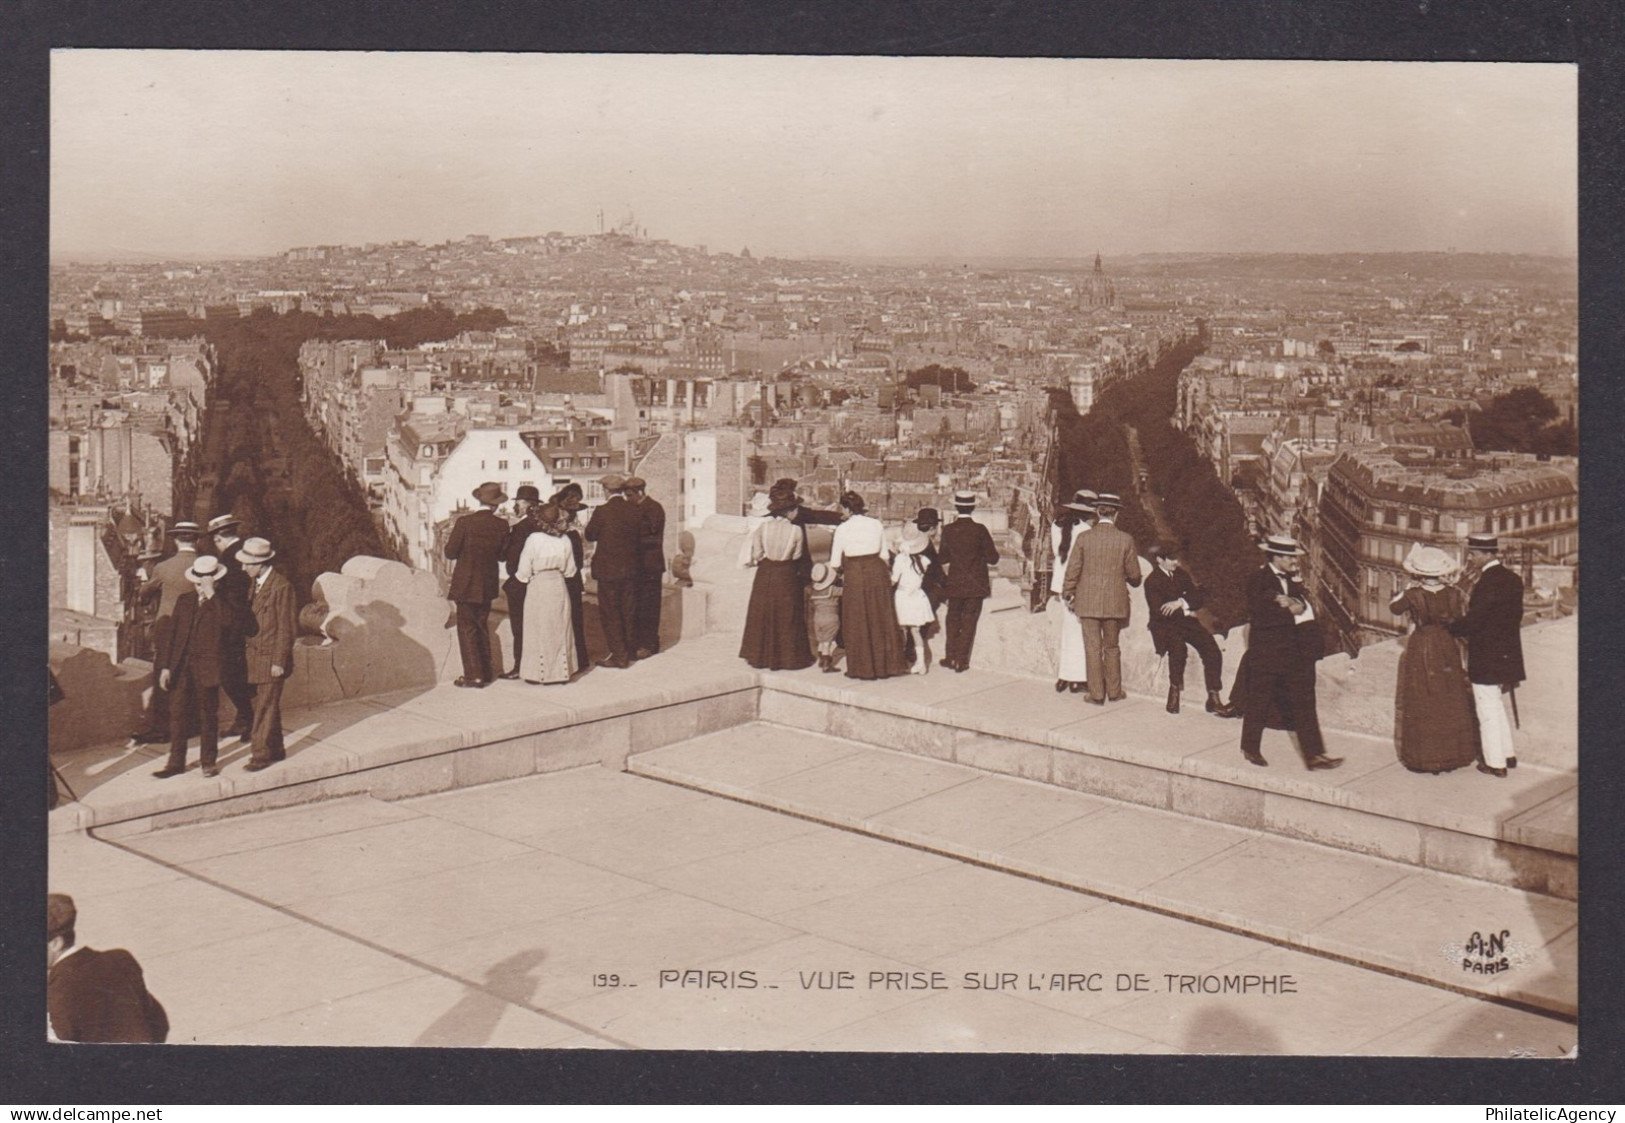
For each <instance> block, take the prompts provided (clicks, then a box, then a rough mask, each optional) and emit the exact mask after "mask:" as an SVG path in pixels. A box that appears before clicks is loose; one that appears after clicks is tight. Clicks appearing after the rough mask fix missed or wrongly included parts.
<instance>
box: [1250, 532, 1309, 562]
mask: <svg viewBox="0 0 1625 1123" xmlns="http://www.w3.org/2000/svg"><path fill="white" fill-rule="evenodd" d="M1258 548H1259V549H1260V550H1263V551H1264V552H1265V553H1266V554H1274V555H1276V556H1277V557H1299V556H1301V555H1303V554H1306V553H1308V552H1309V551H1307V550H1305V549H1304V548H1303V547H1302V546H1300V545H1298V540H1297V539H1296V538H1293V537H1292V536H1291V535H1289V534H1271V535H1270V536H1269V537H1267V538H1265V539H1264V541H1262V542H1260V543H1259V544H1258Z"/></svg>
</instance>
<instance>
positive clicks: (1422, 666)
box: [1394, 624, 1478, 772]
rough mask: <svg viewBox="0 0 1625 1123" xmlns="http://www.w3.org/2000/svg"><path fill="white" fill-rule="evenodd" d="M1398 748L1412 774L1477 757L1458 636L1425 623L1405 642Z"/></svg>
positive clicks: (1396, 703) (1398, 703)
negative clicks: (1457, 640)
mask: <svg viewBox="0 0 1625 1123" xmlns="http://www.w3.org/2000/svg"><path fill="white" fill-rule="evenodd" d="M1394 747H1395V748H1396V749H1398V750H1399V760H1400V763H1401V764H1403V765H1404V766H1405V767H1406V768H1408V769H1410V770H1411V771H1412V772H1449V771H1450V770H1451V769H1453V768H1460V767H1462V766H1463V765H1467V764H1472V763H1473V762H1474V761H1475V760H1477V759H1478V718H1477V717H1476V716H1475V715H1474V713H1473V692H1472V688H1471V687H1470V686H1468V684H1467V672H1466V671H1465V670H1463V669H1462V665H1461V650H1460V648H1459V647H1458V645H1457V642H1456V638H1455V637H1454V636H1452V635H1451V634H1450V632H1449V630H1448V629H1446V628H1445V627H1444V625H1442V624H1424V625H1422V626H1421V627H1419V628H1417V629H1416V631H1414V632H1412V633H1411V635H1410V638H1408V639H1407V640H1406V641H1405V650H1404V651H1403V652H1401V653H1400V656H1399V689H1398V691H1397V692H1396V694H1395V698H1394Z"/></svg>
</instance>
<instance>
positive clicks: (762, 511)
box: [749, 491, 771, 518]
mask: <svg viewBox="0 0 1625 1123" xmlns="http://www.w3.org/2000/svg"><path fill="white" fill-rule="evenodd" d="M770 505H771V501H770V500H769V499H768V497H767V492H765V491H758V492H757V493H756V494H755V495H753V496H751V497H750V512H749V513H750V514H752V515H754V516H756V517H757V518H763V517H765V516H766V515H767V512H768V508H769V506H770Z"/></svg>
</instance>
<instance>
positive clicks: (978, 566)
mask: <svg viewBox="0 0 1625 1123" xmlns="http://www.w3.org/2000/svg"><path fill="white" fill-rule="evenodd" d="M940 556H941V558H942V565H943V568H944V569H946V570H947V572H948V578H947V581H946V582H945V583H944V585H943V592H944V594H945V595H946V596H949V597H987V596H991V595H992V593H993V584H992V582H991V581H990V580H989V579H988V572H987V568H988V566H990V565H998V564H999V548H998V547H997V546H995V545H994V544H993V535H992V534H990V533H988V529H987V527H985V526H983V525H982V524H981V523H979V522H977V521H976V520H975V519H972V518H970V517H969V516H961V517H959V518H957V519H955V520H954V521H953V522H951V523H949V524H948V525H947V526H945V527H943V528H942V550H941V551H940Z"/></svg>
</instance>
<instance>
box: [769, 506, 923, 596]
mask: <svg viewBox="0 0 1625 1123" xmlns="http://www.w3.org/2000/svg"><path fill="white" fill-rule="evenodd" d="M790 521H791V522H792V523H794V524H795V525H797V526H799V527H800V528H801V556H800V557H799V558H797V559H796V576H797V577H798V578H800V580H801V583H802V584H803V585H806V584H808V583H809V582H811V581H812V571H813V566H814V565H815V564H817V563H815V562H814V561H813V554H812V538H811V537H810V536H809V535H808V534H807V528H808V527H809V526H840V525H841V513H840V512H839V511H820V510H817V509H816V508H813V507H797V508H796V513H795V514H794V515H793V516H792V517H791V519H790ZM934 603H935V602H933V604H934Z"/></svg>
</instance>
